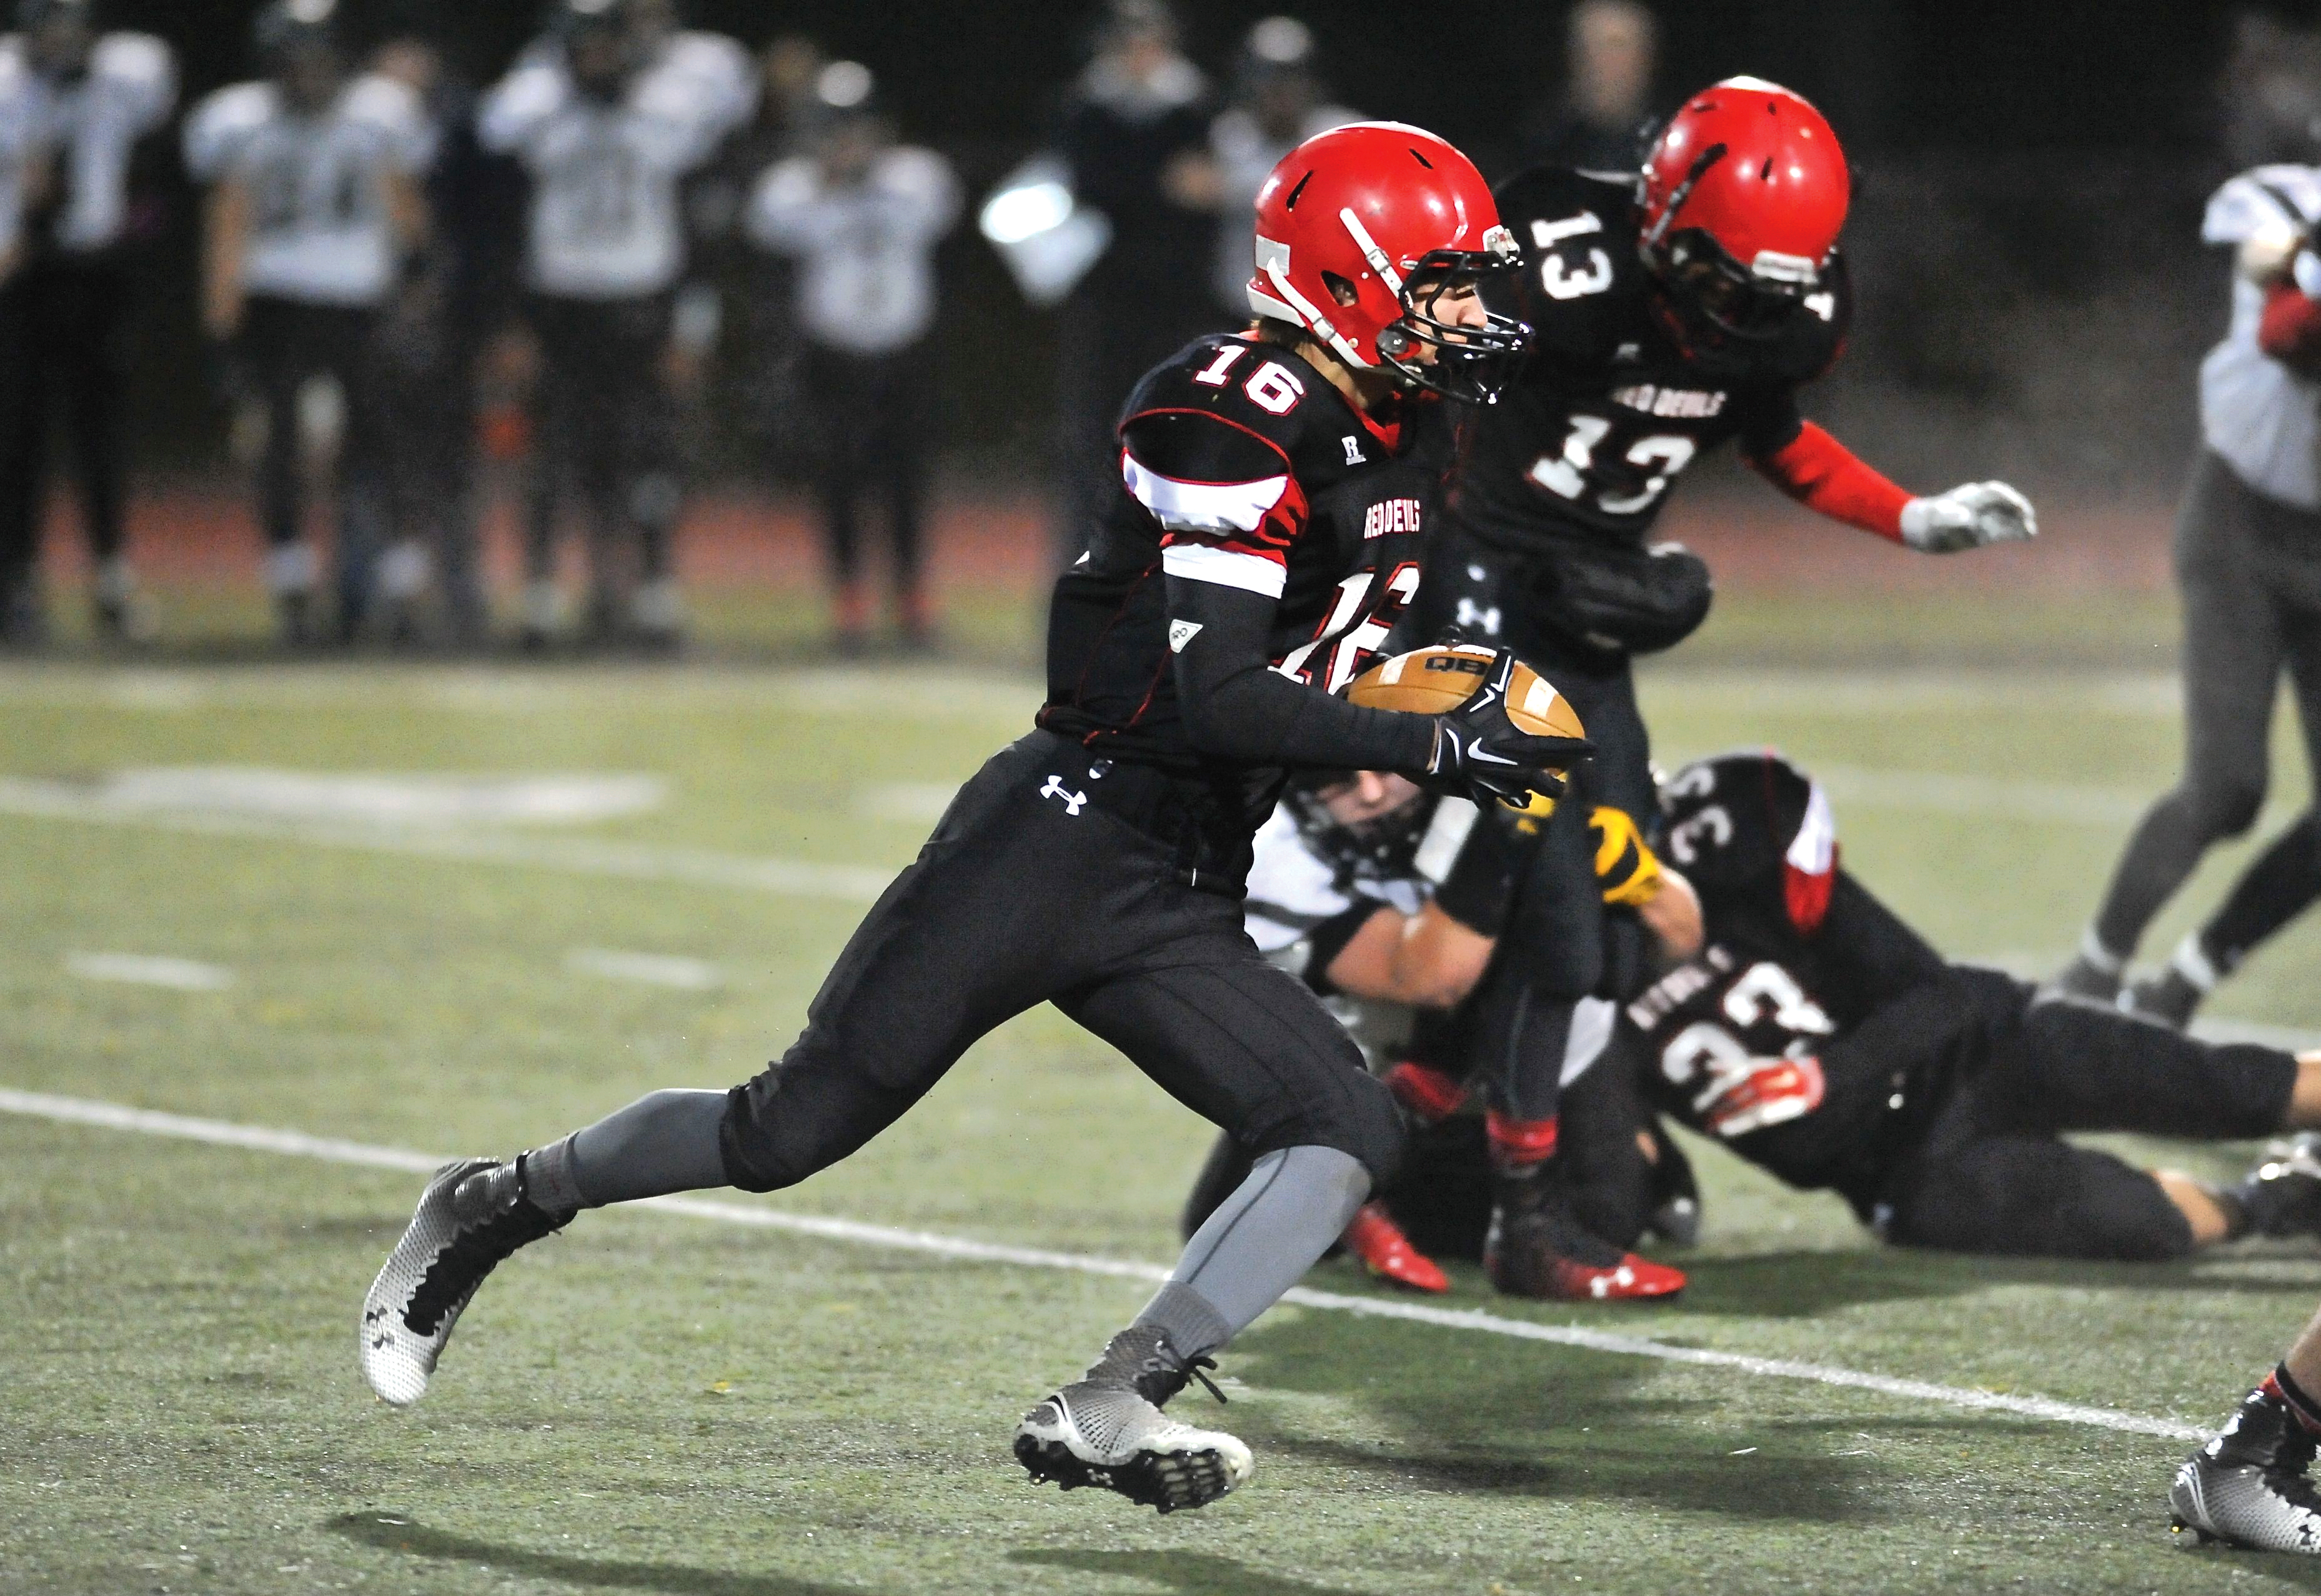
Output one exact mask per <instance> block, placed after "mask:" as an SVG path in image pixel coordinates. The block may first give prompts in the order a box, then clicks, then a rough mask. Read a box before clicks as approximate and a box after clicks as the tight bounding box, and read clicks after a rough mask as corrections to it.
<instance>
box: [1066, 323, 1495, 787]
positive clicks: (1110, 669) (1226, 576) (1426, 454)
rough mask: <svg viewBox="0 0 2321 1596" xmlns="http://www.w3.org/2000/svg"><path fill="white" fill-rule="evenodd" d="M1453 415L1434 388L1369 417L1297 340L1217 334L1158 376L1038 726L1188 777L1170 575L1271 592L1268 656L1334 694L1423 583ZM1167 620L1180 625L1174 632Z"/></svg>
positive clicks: (1193, 763) (1071, 601) (1128, 428)
mask: <svg viewBox="0 0 2321 1596" xmlns="http://www.w3.org/2000/svg"><path fill="white" fill-rule="evenodd" d="M1449 429H1450V422H1449V420H1448V418H1447V417H1446V416H1445V415H1444V414H1443V407H1442V406H1440V405H1437V404H1434V402H1432V401H1431V400H1414V401H1408V402H1406V403H1403V404H1399V405H1398V406H1397V412H1396V413H1395V415H1394V417H1393V418H1392V419H1390V420H1382V419H1380V418H1379V417H1377V416H1374V415H1370V414H1365V413H1362V412H1361V411H1358V410H1356V409H1355V408H1354V406H1353V405H1352V404H1350V403H1348V401H1347V400H1346V398H1345V396H1344V395H1343V394H1340V393H1339V391H1338V390H1337V389H1336V388H1334V387H1333V386H1331V385H1330V383H1329V381H1328V379H1327V378H1325V377H1324V376H1323V375H1322V374H1321V373H1320V372H1318V371H1316V370H1315V368H1314V367H1311V366H1309V365H1307V364H1306V362H1305V361H1304V360H1302V359H1300V358H1298V357H1297V355H1296V354H1294V353H1293V352H1291V351H1290V350H1289V349H1285V348H1283V347H1281V346H1279V345H1278V344H1272V343H1268V342H1266V341H1264V340H1261V339H1259V338H1256V337H1254V336H1252V335H1244V334H1237V333H1233V334H1228V333H1219V334H1213V335H1211V336H1208V337H1206V338H1199V339H1196V340H1193V342H1191V343H1189V344H1188V345H1187V346H1186V347H1185V348H1184V349H1180V350H1179V351H1178V353H1177V354H1175V355H1174V356H1172V357H1170V358H1169V359H1168V360H1166V361H1163V362H1162V363H1161V365H1159V366H1156V367H1153V368H1152V370H1151V371H1150V372H1148V373H1147V374H1146V375H1145V376H1144V379H1143V381H1142V382H1140V383H1139V384H1138V385H1136V388H1135V391H1134V392H1133V393H1132V394H1130V395H1129V400H1128V404H1127V406H1126V409H1125V410H1124V413H1123V419H1122V421H1121V423H1120V439H1121V451H1120V474H1121V482H1120V492H1119V493H1118V494H1117V495H1115V497H1114V498H1113V499H1112V501H1111V502H1110V503H1109V504H1108V505H1107V507H1106V512H1105V514H1104V516H1103V517H1102V519H1101V520H1099V521H1098V522H1097V526H1096V528H1095V529H1094V534H1093V536H1092V538H1091V540H1090V542H1089V545H1088V553H1087V554H1085V555H1083V556H1082V557H1081V558H1080V559H1079V562H1078V563H1077V564H1075V565H1074V566H1073V567H1071V569H1070V570H1069V571H1067V572H1065V573H1064V575H1063V576H1062V577H1060V579H1059V580H1058V582H1057V584H1056V592H1055V599H1054V603H1053V604H1052V606H1051V609H1050V612H1049V621H1048V702H1047V705H1046V707H1045V708H1043V709H1042V711H1041V712H1040V724H1041V725H1042V726H1043V727H1045V728H1046V729H1047V730H1051V731H1054V732H1058V733H1060V734H1061V735H1063V736H1066V737H1070V738H1074V739H1078V740H1079V741H1080V742H1082V743H1084V744H1085V745H1086V746H1087V747H1088V748H1091V749H1094V750H1097V751H1098V752H1101V753H1103V754H1105V755H1106V757H1120V758H1125V759H1130V760H1132V761H1135V762H1139V763H1142V764H1148V765H1157V766H1162V767H1164V768H1168V769H1173V770H1179V771H1185V772H1191V771H1195V770H1197V769H1198V768H1200V766H1201V765H1202V760H1201V759H1200V757H1198V756H1197V754H1196V753H1195V751H1194V749H1193V748H1192V745H1191V743H1190V742H1189V741H1188V739H1187V738H1186V735H1185V730H1184V726H1183V722H1182V720H1181V718H1180V717H1179V712H1178V708H1177V692H1176V683H1175V680H1174V673H1173V668H1172V667H1173V661H1174V657H1175V655H1176V652H1177V650H1178V649H1179V648H1182V647H1184V646H1185V644H1186V643H1188V642H1189V641H1190V640H1191V638H1190V636H1189V634H1186V633H1183V632H1182V631H1181V630H1176V629H1181V628H1182V627H1184V626H1186V625H1188V624H1190V623H1189V622H1186V621H1171V619H1170V613H1169V603H1168V592H1167V578H1169V577H1171V576H1174V577H1178V578H1180V579H1184V580H1188V581H1195V582H1210V583H1217V584H1221V585H1224V586H1227V587H1236V588H1241V589H1243V590H1245V591H1247V592H1251V593H1255V594H1262V595H1264V596H1266V597H1269V598H1271V599H1273V600H1275V601H1276V603H1277V604H1278V606H1279V607H1278V609H1277V610H1276V612H1275V615H1274V619H1273V627H1272V631H1271V634H1270V638H1269V639H1268V643H1267V647H1266V653H1267V657H1268V659H1269V661H1270V664H1271V665H1272V667H1273V668H1274V669H1276V670H1278V671H1279V672H1281V673H1282V674H1283V675H1285V676H1290V677H1293V678H1295V679H1296V680H1297V681H1300V682H1303V683H1306V684H1307V685H1311V686H1315V687H1318V688H1321V689H1322V690H1324V692H1331V693H1334V692H1336V691H1338V690H1339V689H1340V688H1342V687H1343V686H1345V685H1346V684H1347V683H1349V682H1351V681H1352V680H1353V679H1354V677H1355V676H1357V675H1358V674H1360V673H1361V670H1362V669H1363V668H1364V667H1366V666H1367V665H1368V664H1369V663H1370V661H1371V660H1372V659H1374V658H1376V657H1378V655H1379V651H1380V650H1381V649H1382V648H1383V647H1384V645H1385V643H1386V638H1387V633H1388V631H1389V630H1391V629H1392V628H1393V626H1394V623H1395V621H1397V620H1398V619H1399V618H1400V617H1401V615H1402V613H1403V612H1404V611H1405V610H1406V609H1407V608H1408V607H1409V604H1410V601H1411V599H1412V598H1413V596H1414V595H1415V594H1416V593H1417V591H1418V558H1419V546H1420V542H1421V537H1422V532H1423V529H1424V517H1425V515H1426V512H1427V510H1428V508H1429V506H1430V505H1431V503H1432V501H1433V498H1434V493H1435V491H1436V489H1437V487H1438V486H1439V485H1440V482H1441V477H1442V462H1443V459H1444V458H1447V456H1448V453H1449V450H1448V447H1447V445H1448V440H1449ZM1172 631H1173V632H1174V635H1172Z"/></svg>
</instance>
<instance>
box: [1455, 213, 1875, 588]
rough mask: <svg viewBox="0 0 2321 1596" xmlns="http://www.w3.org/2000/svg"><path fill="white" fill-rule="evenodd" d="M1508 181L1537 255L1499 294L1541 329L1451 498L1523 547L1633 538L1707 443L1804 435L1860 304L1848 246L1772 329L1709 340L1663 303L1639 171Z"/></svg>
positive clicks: (1469, 452)
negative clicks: (1697, 340)
mask: <svg viewBox="0 0 2321 1596" xmlns="http://www.w3.org/2000/svg"><path fill="white" fill-rule="evenodd" d="M1497 194H1498V201H1499V214H1500V215H1501V216H1502V217H1503V218H1505V219H1506V223H1507V226H1508V227H1509V228H1510V229H1512V230H1513V231H1514V232H1515V238H1516V240H1518V241H1519V242H1520V243H1521V244H1522V245H1523V246H1524V266H1523V268H1522V270H1521V271H1520V272H1518V273H1516V274H1515V275H1514V276H1513V277H1510V278H1508V279H1506V280H1505V282H1504V283H1503V284H1499V285H1494V286H1493V287H1492V288H1491V289H1490V290H1488V297H1489V298H1491V299H1492V300H1493V301H1494V303H1493V304H1492V308H1493V309H1494V310H1502V311H1506V312H1507V313H1511V314H1514V315H1515V316H1519V317H1521V318H1522V319H1523V320H1524V321H1525V322H1528V323H1529V324H1530V325H1531V328H1532V330H1533V339H1532V342H1531V346H1530V348H1529V349H1528V350H1527V351H1526V353H1525V357H1524V361H1523V365H1522V367H1520V369H1519V370H1518V372H1517V374H1516V376H1515V380H1514V381H1513V382H1511V383H1510V384H1509V385H1507V388H1506V391H1505V392H1504V393H1503V394H1501V395H1500V397H1499V402H1498V403H1497V404H1495V405H1491V406H1488V407H1486V408H1484V409H1482V410H1480V411H1479V413H1478V414H1477V416H1476V419H1475V422H1474V424H1473V426H1472V427H1471V428H1470V435H1469V438H1468V440H1467V444H1466V447H1465V448H1464V449H1462V451H1461V458H1460V461H1459V466H1458V469H1457V471H1456V472H1455V474H1454V475H1453V476H1452V485H1451V496H1450V500H1449V503H1448V510H1449V512H1450V514H1451V515H1452V518H1453V519H1454V520H1456V521H1458V522H1459V523H1460V524H1461V526H1462V527H1464V528H1465V529H1467V530H1470V531H1471V532H1472V533H1474V534H1475V535H1476V536H1477V537H1479V538H1480V539H1481V540H1483V541H1485V542H1487V543H1490V544H1494V545H1497V546H1498V547H1501V548H1506V549H1511V550H1515V551H1521V550H1523V549H1525V548H1526V547H1527V546H1532V545H1534V544H1536V543H1538V542H1542V541H1545V542H1554V543H1560V544H1564V545H1570V544H1575V543H1577V544H1581V545H1586V544H1591V543H1600V542H1605V541H1609V542H1613V543H1616V544H1620V545H1625V546H1634V545H1637V544H1641V543H1642V542H1643V540H1644V538H1645V535H1646V534H1647V533H1648V532H1649V531H1650V530H1651V528H1652V521H1654V519H1655V518H1657V517H1658V515H1659V514H1660V511H1661V505H1662V504H1663V503H1666V502H1667V499H1668V494H1669V489H1670V487H1671V486H1672V485H1674V484H1675V482H1676V479H1677V477H1678V476H1679V475H1681V474H1682V473H1683V471H1684V468H1685V467H1687V466H1688V465H1690V464H1691V463H1692V462H1693V460H1694V459H1696V458H1698V457H1699V456H1700V455H1702V454H1704V453H1706V452H1707V451H1708V450H1709V449H1714V448H1716V446H1717V445H1719V444H1721V443H1723V442H1725V440H1728V439H1732V438H1736V437H1737V438H1738V439H1740V440H1741V444H1742V447H1743V449H1745V450H1746V451H1747V452H1748V453H1749V454H1750V455H1752V457H1755V458H1762V457H1763V456H1765V455H1768V454H1771V453H1773V452H1775V451H1777V450H1779V449H1781V448H1782V447H1784V446H1785V445H1787V444H1788V443H1789V441H1790V440H1792V439H1794V438H1796V437H1797V435H1798V429H1799V428H1800V426H1801V425H1802V424H1803V418H1802V417H1801V416H1800V415H1799V413H1798V404H1797V390H1798V387H1799V386H1801V385H1804V384H1806V383H1807V382H1810V381H1812V380H1813V379H1814V378H1815V377H1816V376H1820V375H1821V374H1822V373H1823V372H1824V371H1825V370H1827V369H1828V368H1829V367H1830V365H1831V364H1832V363H1833V362H1834V360H1835V359H1836V358H1837V356H1838V352H1839V350H1840V349H1841V347H1842V346H1843V341H1844V336H1845V329H1846V326H1847V322H1848V321H1849V319H1850V317H1851V314H1852V289H1851V287H1850V286H1849V283H1848V279H1847V277H1846V272H1845V263H1844V260H1843V257H1838V258H1834V259H1833V261H1832V263H1831V267H1830V268H1829V270H1828V271H1827V272H1826V273H1825V283H1824V286H1823V287H1822V288H1821V289H1820V290H1819V291H1818V292H1816V293H1815V294H1813V295H1809V296H1808V297H1807V300H1806V301H1805V304H1804V305H1803V307H1802V308H1801V309H1800V310H1799V311H1798V313H1795V314H1794V315H1792V316H1791V317H1789V320H1788V322H1786V323H1785V324H1784V325H1783V327H1782V328H1781V329H1780V331H1779V332H1778V333H1777V334H1775V335H1774V336H1772V337H1770V338H1766V339H1762V340H1741V339H1728V340H1725V341H1724V342H1723V344H1722V345H1721V346H1719V347H1716V348H1713V349H1712V348H1706V347H1700V346H1698V345H1695V344H1688V343H1687V342H1683V341H1679V339H1678V338H1677V336H1676V335H1675V334H1674V332H1673V331H1671V329H1670V326H1669V325H1668V324H1667V322H1666V321H1665V320H1664V317H1663V314H1662V313H1661V312H1660V311H1659V310H1657V309H1655V307H1654V304H1653V302H1652V292H1653V286H1652V278H1651V277H1650V275H1649V274H1648V273H1647V272H1646V271H1645V269H1644V266H1643V261H1642V259H1641V258H1639V257H1638V255H1637V233H1636V222H1635V202H1634V195H1635V182H1634V178H1632V177H1615V176H1613V175H1611V174H1607V173H1590V172H1579V171H1572V170H1570V169H1568V168H1558V167H1541V168H1534V169H1533V170H1531V171H1528V172H1525V173H1523V174H1521V175H1519V176H1517V177H1512V178H1509V179H1508V180H1507V181H1506V183H1504V184H1502V185H1501V186H1499V188H1498V190H1497Z"/></svg>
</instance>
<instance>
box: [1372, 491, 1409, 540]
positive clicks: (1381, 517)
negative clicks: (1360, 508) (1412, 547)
mask: <svg viewBox="0 0 2321 1596" xmlns="http://www.w3.org/2000/svg"><path fill="white" fill-rule="evenodd" d="M1416 530H1418V501H1417V500H1416V499H1380V500H1379V502H1378V503H1375V504H1373V505H1371V506H1370V508H1369V509H1368V510H1365V511H1364V512H1362V536H1363V538H1364V539H1365V540H1367V539H1370V538H1383V537H1386V536H1388V535H1389V534H1391V533H1394V532H1415V531H1416Z"/></svg>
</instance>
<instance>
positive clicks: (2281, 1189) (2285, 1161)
mask: <svg viewBox="0 0 2321 1596" xmlns="http://www.w3.org/2000/svg"><path fill="white" fill-rule="evenodd" d="M2230 1194H2231V1196H2232V1197H2233V1198H2234V1199H2235V1201H2236V1202H2239V1203H2240V1205H2241V1207H2242V1209H2243V1211H2245V1212H2246V1213H2247V1215H2248V1220H2249V1229H2252V1230H2253V1231H2254V1232H2256V1234H2258V1235H2259V1236H2312V1237H2321V1132H2316V1131H2311V1130H2308V1131H2306V1132H2305V1133H2304V1134H2302V1135H2300V1136H2294V1137H2291V1138H2289V1139H2288V1140H2287V1141H2277V1142H2273V1143H2271V1144H2270V1145H2269V1146H2267V1147H2266V1148H2265V1149H2264V1162H2262V1164H2259V1165H2257V1166H2256V1167H2255V1168H2254V1169H2253V1170H2251V1171H2250V1172H2249V1174H2248V1177H2247V1178H2246V1179H2244V1180H2243V1181H2242V1182H2241V1183H2240V1184H2238V1185H2236V1186H2235V1187H2233V1188H2232V1191H2231V1193H2230Z"/></svg>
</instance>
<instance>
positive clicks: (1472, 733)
mask: <svg viewBox="0 0 2321 1596" xmlns="http://www.w3.org/2000/svg"><path fill="white" fill-rule="evenodd" d="M1514 675H1515V656H1514V655H1513V654H1511V653H1509V652H1508V651H1507V650H1506V649H1505V648H1502V649H1500V650H1499V651H1498V652H1497V654H1494V655H1493V656H1492V657H1491V664H1490V668H1489V669H1488V671H1486V672H1485V673H1484V676H1483V685H1481V686H1479V687H1478V688H1476V689H1475V691H1474V693H1473V694H1471V695H1470V697H1469V698H1468V700H1467V702H1466V703H1462V704H1461V705H1460V706H1459V707H1458V708H1457V709H1455V710H1452V711H1451V712H1449V713H1448V714H1443V715H1437V716H1436V717H1435V718H1434V756H1433V757H1431V758H1430V759H1428V761H1427V764H1426V774H1427V775H1431V776H1434V777H1437V778H1438V779H1439V780H1440V781H1442V782H1443V784H1447V785H1450V786H1452V787H1454V788H1464V789H1465V790H1466V791H1468V792H1470V793H1473V794H1475V796H1476V798H1477V799H1478V801H1480V800H1482V799H1484V798H1496V799H1498V800H1499V801H1500V802H1501V803H1506V804H1508V805H1509V806H1510V807H1513V808H1516V809H1520V808H1522V807H1523V806H1524V805H1525V804H1526V803H1530V802H1531V795H1532V794H1533V793H1543V794H1545V795H1546V796H1548V797H1550V798H1561V796H1562V795H1563V790H1564V784H1563V776H1562V774H1561V772H1562V771H1563V769H1564V768H1565V767H1566V766H1569V765H1570V764H1571V763H1572V762H1573V761H1574V760H1576V759H1582V758H1585V757H1588V755H1589V754H1592V753H1594V752H1595V751H1596V745H1595V744H1594V743H1591V742H1589V741H1588V739H1586V738H1584V737H1534V736H1532V735H1531V734H1530V733H1529V732H1527V731H1525V730H1521V729H1520V728H1519V727H1517V726H1516V725H1515V722H1514V721H1510V720H1508V719H1507V683H1508V680H1509V678H1511V677H1512V676H1514Z"/></svg>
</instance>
